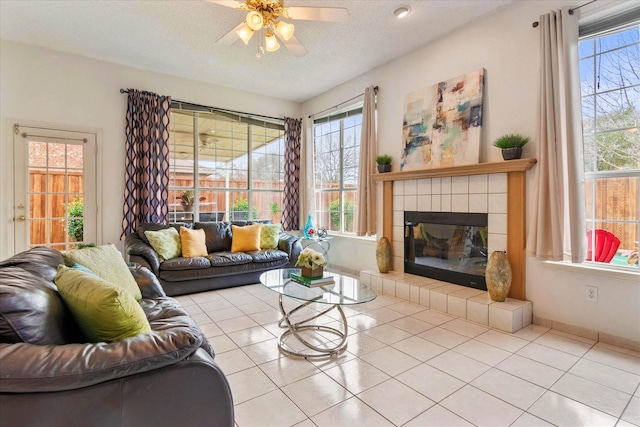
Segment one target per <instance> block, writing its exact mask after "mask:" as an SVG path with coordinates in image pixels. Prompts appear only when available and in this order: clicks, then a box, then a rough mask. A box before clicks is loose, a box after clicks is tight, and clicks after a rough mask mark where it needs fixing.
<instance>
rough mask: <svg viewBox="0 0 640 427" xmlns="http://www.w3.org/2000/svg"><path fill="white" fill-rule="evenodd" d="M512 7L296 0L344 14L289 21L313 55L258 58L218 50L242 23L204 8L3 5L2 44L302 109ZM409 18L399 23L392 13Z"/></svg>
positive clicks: (239, 49) (470, 0)
mask: <svg viewBox="0 0 640 427" xmlns="http://www.w3.org/2000/svg"><path fill="white" fill-rule="evenodd" d="M512 1H515V0H422V1H420V0H418V1H416V0H412V1H406V0H399V1H397V0H383V1H375V0H350V1H345V0H343V1H338V0H325V1H316V0H290V1H287V2H286V5H287V6H316V7H317V6H322V7H344V8H347V9H348V10H349V15H350V17H349V20H348V21H347V22H342V23H334V22H317V21H293V23H294V24H295V28H296V30H295V31H296V33H295V34H296V37H297V38H298V39H299V40H300V41H301V42H302V43H303V44H304V46H305V47H306V48H307V49H308V50H309V53H308V54H307V55H306V56H304V57H295V56H293V55H292V54H291V52H289V51H288V50H287V49H286V48H285V47H284V45H282V44H281V46H282V47H281V48H280V50H279V51H277V52H274V53H268V54H265V55H263V56H262V57H261V58H256V55H255V54H256V52H257V46H258V45H257V40H255V39H256V38H257V37H254V39H252V40H251V41H250V42H249V45H248V46H245V45H244V44H243V43H242V42H241V41H239V40H238V41H237V42H236V43H234V44H233V45H231V46H221V45H216V43H215V41H216V40H218V39H219V38H220V37H221V36H223V35H224V34H226V33H227V32H228V31H229V30H231V29H232V28H234V27H235V26H236V25H238V24H239V23H240V22H241V21H242V20H243V19H244V16H245V13H244V12H242V11H239V10H234V9H230V8H227V7H224V6H220V5H216V4H212V3H209V2H206V1H198V0H192V1H139V0H127V1H106V0H101V1H98V0H66V1H37V0H29V1H27V0H20V1H13V0H0V37H1V38H2V39H6V40H11V41H15V42H20V43H25V44H29V45H34V46H40V47H44V48H48V49H53V50H58V51H63V52H68V53H73V54H77V55H82V56H86V57H90V58H95V59H100V60H104V61H108V62H113V63H116V64H122V65H128V66H131V67H135V68H139V69H144V70H150V71H156V72H161V73H165V74H169V75H173V76H179V77H184V78H188V79H193V80H198V81H203V82H209V83H214V84H218V85H221V86H226V87H231V88H236V89H242V90H247V91H250V92H255V93H260V94H263V95H269V96H274V97H277V98H281V99H286V100H291V101H298V102H303V101H306V100H308V99H310V98H313V97H314V96H316V95H318V94H320V93H323V92H325V91H327V90H328V89H331V88H332V87H334V86H337V85H338V84H340V83H343V82H345V81H347V80H349V79H352V78H354V77H356V76H358V75H360V74H362V73H364V72H366V71H368V70H371V69H373V68H375V67H377V66H379V65H382V64H384V63H386V62H388V61H390V60H392V59H394V58H397V57H399V56H401V55H403V54H405V53H408V52H411V51H412V50H415V49H416V48H418V47H420V46H423V45H425V44H427V43H429V42H430V41H433V40H436V39H438V38H440V37H442V36H443V35H445V34H447V33H449V32H451V31H453V30H454V29H456V28H458V27H461V26H463V25H465V24H468V23H469V22H471V21H473V20H474V19H478V18H480V17H481V16H483V15H486V14H488V13H491V12H493V11H494V10H496V9H497V8H500V7H503V6H505V5H507V4H508V3H511V2H512ZM402 5H408V6H410V7H411V9H412V12H411V14H410V15H409V16H408V17H407V18H405V19H402V20H398V19H396V18H395V16H394V15H393V11H394V10H395V9H396V8H397V7H399V6H402Z"/></svg>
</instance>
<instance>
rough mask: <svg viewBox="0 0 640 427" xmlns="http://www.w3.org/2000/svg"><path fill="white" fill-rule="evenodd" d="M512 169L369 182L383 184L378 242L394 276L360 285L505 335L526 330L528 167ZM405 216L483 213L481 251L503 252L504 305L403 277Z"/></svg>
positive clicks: (494, 166)
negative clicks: (389, 255)
mask: <svg viewBox="0 0 640 427" xmlns="http://www.w3.org/2000/svg"><path fill="white" fill-rule="evenodd" d="M517 162H518V163H508V162H500V163H484V164H479V165H473V166H471V167H464V166H463V167H452V168H443V169H438V170H429V171H424V172H420V171H411V172H395V173H390V174H384V176H383V175H376V177H374V181H381V182H383V184H384V187H383V189H384V195H383V206H384V212H383V224H384V225H383V235H385V236H386V237H388V238H389V240H391V241H392V246H393V254H394V258H393V264H394V268H393V271H391V272H389V273H388V274H383V273H379V272H378V271H377V270H365V271H362V272H361V273H360V279H361V281H362V282H363V283H367V284H371V285H372V286H373V288H374V289H375V290H376V291H377V292H379V293H383V294H388V295H392V296H395V297H397V298H401V299H405V300H407V301H411V302H414V303H417V304H420V305H423V306H427V307H430V308H432V309H435V310H438V311H442V312H444V313H448V314H450V315H453V316H456V317H461V318H465V319H468V320H471V321H474V322H477V323H480V324H482V325H486V326H490V327H494V328H497V329H500V330H503V331H506V332H516V331H517V330H519V329H521V328H523V327H525V326H527V325H529V324H530V323H531V319H532V304H531V302H529V301H526V294H525V289H524V276H525V274H524V273H525V272H524V265H525V263H524V226H525V224H524V222H525V216H524V194H525V192H524V185H525V180H524V174H525V171H526V170H527V169H530V168H531V167H533V165H534V164H535V160H533V159H523V160H519V161H517ZM516 199H517V200H516ZM389 205H391V206H389ZM405 211H423V212H461V213H467V212H470V213H487V214H488V226H487V231H488V236H489V237H488V251H489V253H492V252H493V251H507V253H508V255H509V259H510V261H511V264H512V268H513V269H514V274H513V276H514V283H513V285H512V291H511V292H510V293H509V296H510V298H507V300H506V301H505V302H501V303H499V302H494V301H491V299H490V298H489V296H488V293H487V292H486V291H480V290H477V289H472V288H468V287H465V286H460V285H454V284H451V283H447V282H442V281H438V280H435V279H430V278H426V277H421V276H416V275H412V274H408V273H404V272H403V270H404V212H405ZM507 236H509V239H507ZM513 286H515V288H514V287H513Z"/></svg>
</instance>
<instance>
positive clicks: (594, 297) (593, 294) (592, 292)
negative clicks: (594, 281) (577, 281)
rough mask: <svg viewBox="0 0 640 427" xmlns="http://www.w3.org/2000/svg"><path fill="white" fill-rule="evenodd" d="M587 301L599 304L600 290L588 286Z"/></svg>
mask: <svg viewBox="0 0 640 427" xmlns="http://www.w3.org/2000/svg"><path fill="white" fill-rule="evenodd" d="M587 301H591V302H598V288H597V287H595V286H587Z"/></svg>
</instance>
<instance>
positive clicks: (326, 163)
mask: <svg viewBox="0 0 640 427" xmlns="http://www.w3.org/2000/svg"><path fill="white" fill-rule="evenodd" d="M361 130H362V108H358V109H353V110H350V111H348V112H345V113H342V114H337V115H333V116H330V117H325V118H322V119H317V120H315V121H314V127H313V134H314V136H313V148H314V162H315V163H314V166H315V169H314V172H315V201H316V218H315V222H316V224H315V225H316V227H324V228H326V229H327V230H329V231H332V232H337V233H347V234H348V233H354V227H355V219H356V218H355V216H356V212H357V209H356V205H357V203H358V173H359V172H358V169H359V163H360V133H361Z"/></svg>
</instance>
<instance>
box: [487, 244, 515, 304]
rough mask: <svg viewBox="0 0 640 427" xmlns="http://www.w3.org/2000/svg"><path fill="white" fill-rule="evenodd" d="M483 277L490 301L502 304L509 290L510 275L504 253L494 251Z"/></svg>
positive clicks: (509, 266) (507, 260)
mask: <svg viewBox="0 0 640 427" xmlns="http://www.w3.org/2000/svg"><path fill="white" fill-rule="evenodd" d="M484 276H485V279H486V282H487V290H488V291H489V296H490V297H491V299H492V300H493V301H496V302H503V301H504V300H505V299H507V295H509V288H511V278H512V274H511V264H510V263H509V259H508V258H507V253H506V252H502V251H495V252H493V253H492V254H491V255H490V256H489V261H488V262H487V268H486V269H485V273H484Z"/></svg>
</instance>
